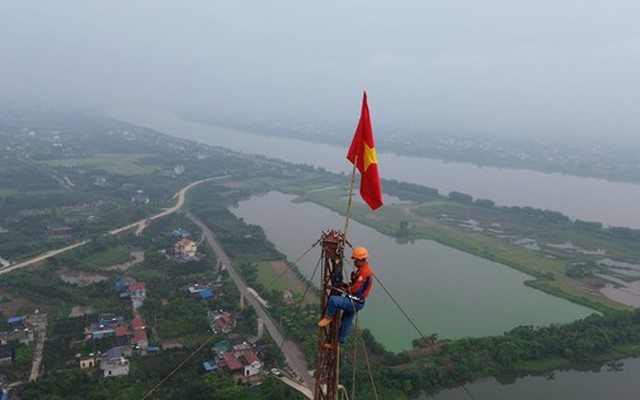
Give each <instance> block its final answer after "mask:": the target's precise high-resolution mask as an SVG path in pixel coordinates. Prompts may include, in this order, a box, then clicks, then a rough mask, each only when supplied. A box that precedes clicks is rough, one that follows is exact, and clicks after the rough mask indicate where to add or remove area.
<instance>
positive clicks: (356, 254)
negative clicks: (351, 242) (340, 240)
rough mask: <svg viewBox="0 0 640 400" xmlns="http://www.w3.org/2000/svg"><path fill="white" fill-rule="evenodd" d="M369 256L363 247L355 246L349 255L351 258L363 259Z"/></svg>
mask: <svg viewBox="0 0 640 400" xmlns="http://www.w3.org/2000/svg"><path fill="white" fill-rule="evenodd" d="M367 257H369V252H368V251H367V249H365V248H364V247H356V248H355V249H353V254H352V255H351V259H352V260H364V259H365V258H367Z"/></svg>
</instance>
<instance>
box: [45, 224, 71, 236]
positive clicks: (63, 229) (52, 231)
mask: <svg viewBox="0 0 640 400" xmlns="http://www.w3.org/2000/svg"><path fill="white" fill-rule="evenodd" d="M47 233H48V234H49V235H51V236H56V237H59V236H66V235H69V234H70V233H71V227H69V226H67V225H63V224H59V223H57V222H54V223H51V224H48V225H47Z"/></svg>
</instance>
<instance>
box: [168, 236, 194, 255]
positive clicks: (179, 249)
mask: <svg viewBox="0 0 640 400" xmlns="http://www.w3.org/2000/svg"><path fill="white" fill-rule="evenodd" d="M197 251H198V245H197V244H196V242H194V241H193V240H191V239H187V238H183V239H180V240H179V241H178V242H177V243H176V244H175V245H174V246H173V252H174V254H175V255H176V257H179V258H182V259H185V260H188V259H193V258H195V256H196V252H197Z"/></svg>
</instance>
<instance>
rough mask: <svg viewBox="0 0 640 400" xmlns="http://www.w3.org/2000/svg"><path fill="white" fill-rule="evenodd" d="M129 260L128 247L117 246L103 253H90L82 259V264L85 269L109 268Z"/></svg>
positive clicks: (129, 252)
mask: <svg viewBox="0 0 640 400" xmlns="http://www.w3.org/2000/svg"><path fill="white" fill-rule="evenodd" d="M129 258H131V249H130V248H129V246H125V245H117V246H113V247H110V248H108V249H105V250H103V251H100V252H97V253H92V254H90V255H88V256H87V257H85V258H83V259H82V264H83V265H85V266H87V267H110V266H112V265H117V264H122V263H124V262H126V261H128V260H129Z"/></svg>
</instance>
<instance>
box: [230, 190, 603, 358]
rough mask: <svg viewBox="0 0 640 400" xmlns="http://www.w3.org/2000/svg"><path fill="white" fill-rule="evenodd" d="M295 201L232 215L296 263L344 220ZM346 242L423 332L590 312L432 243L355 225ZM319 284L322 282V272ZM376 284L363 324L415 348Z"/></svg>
mask: <svg viewBox="0 0 640 400" xmlns="http://www.w3.org/2000/svg"><path fill="white" fill-rule="evenodd" d="M293 198H294V196H291V195H285V194H282V193H278V192H270V193H269V194H267V195H264V196H255V197H253V198H251V199H250V200H246V201H242V202H240V203H239V205H238V207H236V208H233V209H232V212H233V213H234V214H236V215H237V216H238V217H241V218H243V219H244V221H245V222H247V223H249V224H255V225H260V226H261V227H262V228H263V229H264V231H265V233H266V235H267V237H268V238H269V240H270V241H271V242H272V243H273V244H274V245H275V246H276V248H277V249H278V250H280V251H281V252H283V253H284V254H286V255H287V257H288V258H289V260H295V259H297V258H298V257H299V256H300V255H301V254H302V253H304V252H305V251H306V250H307V249H308V248H309V247H310V246H311V245H312V244H313V243H315V241H316V240H317V239H318V238H319V237H320V232H321V231H322V230H325V229H330V228H342V227H343V226H344V217H343V216H341V215H340V214H338V213H335V212H333V211H330V210H328V209H326V208H323V207H321V206H318V205H316V204H312V203H293V202H291V200H292V199H293ZM265 210H269V212H265ZM349 238H350V240H357V242H356V243H353V245H354V246H360V245H363V246H365V247H368V248H369V250H370V252H371V258H370V262H371V266H372V269H373V270H374V273H375V274H376V276H377V278H378V279H379V280H380V281H381V282H382V284H383V285H384V287H386V289H387V290H388V291H389V292H390V294H391V295H392V296H393V297H394V298H395V299H396V301H397V302H398V303H399V304H400V305H401V307H402V308H403V310H404V311H405V312H406V313H407V314H408V315H409V317H410V318H411V319H412V320H413V322H414V323H415V324H416V325H417V326H418V328H419V329H420V331H421V332H422V334H424V335H430V334H433V333H436V334H437V335H438V336H439V337H441V338H460V337H466V336H485V335H496V334H501V333H503V332H504V331H506V330H508V329H511V328H514V327H516V326H518V325H534V326H535V325H547V324H550V323H560V322H569V321H574V320H576V319H579V318H582V317H585V316H587V315H589V314H590V313H591V312H592V310H590V309H588V308H585V307H582V306H579V305H577V304H573V303H570V302H569V301H567V300H564V299H560V298H558V297H553V296H549V295H547V294H545V293H543V292H540V291H538V290H535V289H531V288H529V287H527V286H525V285H523V282H524V281H525V280H528V279H532V278H531V277H530V276H528V275H526V274H523V273H521V272H519V271H516V270H513V269H511V268H509V267H506V266H504V265H501V264H497V263H495V262H491V261H488V260H485V259H482V258H480V257H476V256H473V255H470V254H467V253H464V252H461V251H459V250H456V249H453V248H451V247H447V246H443V245H441V244H438V243H435V242H432V241H429V240H418V241H416V242H415V243H413V244H399V243H397V242H396V241H395V240H394V239H392V238H390V237H387V236H385V235H382V234H381V233H379V232H377V231H376V230H374V229H372V228H370V227H367V226H365V225H362V224H359V223H357V222H355V221H351V223H350V225H349ZM319 257H320V249H319V248H318V251H316V252H310V253H309V255H307V256H306V257H305V258H304V259H303V260H302V261H301V262H300V263H299V268H300V269H301V271H302V272H303V273H304V274H305V275H306V276H307V277H310V276H311V274H312V271H313V269H314V268H315V265H316V264H317V261H318V259H319ZM350 270H351V269H349V271H350ZM318 273H319V272H318ZM314 281H319V275H316V277H315V279H314ZM376 286H377V287H376ZM376 286H374V289H373V290H372V292H371V294H370V296H369V299H368V300H367V305H366V308H365V310H366V311H363V312H361V313H359V315H360V316H359V318H360V319H361V323H362V325H363V326H364V327H366V328H369V329H371V331H372V332H373V333H374V335H375V336H376V338H377V339H378V340H379V341H380V342H381V343H383V344H384V345H385V347H387V348H388V349H390V350H393V351H399V350H403V349H407V348H410V346H411V340H412V339H414V338H418V337H419V336H420V334H419V333H418V332H417V331H416V330H415V329H414V328H413V327H412V325H411V324H410V322H409V321H408V320H407V319H406V318H405V317H403V315H402V312H401V311H400V310H399V309H398V308H397V307H396V306H395V305H394V303H393V301H392V300H391V299H390V297H389V296H387V294H386V293H385V291H384V290H383V289H382V288H381V287H380V285H376Z"/></svg>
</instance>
